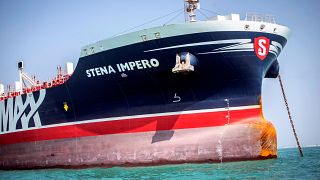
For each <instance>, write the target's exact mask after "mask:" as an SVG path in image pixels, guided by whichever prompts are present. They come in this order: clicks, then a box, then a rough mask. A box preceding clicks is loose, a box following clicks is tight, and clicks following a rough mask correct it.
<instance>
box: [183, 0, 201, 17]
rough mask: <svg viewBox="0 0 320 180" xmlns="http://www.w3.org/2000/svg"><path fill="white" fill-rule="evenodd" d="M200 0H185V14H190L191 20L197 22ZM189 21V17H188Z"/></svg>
mask: <svg viewBox="0 0 320 180" xmlns="http://www.w3.org/2000/svg"><path fill="white" fill-rule="evenodd" d="M199 1H200V0H185V15H186V16H187V15H188V16H189V22H196V21H197V20H196V13H195V11H196V10H197V9H200V2H199ZM186 21H187V19H186Z"/></svg>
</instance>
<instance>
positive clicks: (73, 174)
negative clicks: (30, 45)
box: [0, 147, 320, 180]
mask: <svg viewBox="0 0 320 180" xmlns="http://www.w3.org/2000/svg"><path fill="white" fill-rule="evenodd" d="M302 150H303V153H304V157H303V158H302V157H300V154H299V151H298V149H296V148H289V149H279V151H278V158H277V159H270V160H260V161H242V162H228V163H227V162H226V163H225V162H222V163H215V164H179V165H162V166H148V167H114V168H88V169H43V170H16V171H0V180H10V179H15V180H16V179H32V180H38V179H41V180H42V179H62V180H64V179H183V180H186V179H305V180H309V179H320V147H308V148H303V149H302Z"/></svg>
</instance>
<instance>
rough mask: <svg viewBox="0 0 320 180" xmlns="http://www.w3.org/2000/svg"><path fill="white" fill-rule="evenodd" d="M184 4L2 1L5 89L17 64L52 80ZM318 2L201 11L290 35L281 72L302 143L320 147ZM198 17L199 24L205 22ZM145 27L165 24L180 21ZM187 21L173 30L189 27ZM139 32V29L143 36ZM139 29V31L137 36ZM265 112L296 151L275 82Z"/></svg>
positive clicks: (211, 4) (266, 92)
mask: <svg viewBox="0 0 320 180" xmlns="http://www.w3.org/2000/svg"><path fill="white" fill-rule="evenodd" d="M182 2H183V0H161V1H154V0H153V1H150V0H137V1H129V0H126V1H125V0H118V1H113V2H111V1H110V0H54V1H53V0H23V1H22V0H0V83H2V84H6V85H7V84H12V85H14V81H16V80H18V71H17V62H18V61H19V60H23V61H24V62H25V70H26V71H27V72H28V74H29V75H33V74H35V75H37V77H38V79H40V80H48V79H49V78H52V77H53V76H54V75H55V74H56V66H57V65H64V64H65V62H67V61H71V62H74V63H77V60H78V58H79V55H80V49H81V47H82V46H84V45H86V44H90V43H93V42H96V41H99V40H101V39H105V38H108V37H111V36H113V35H115V34H117V33H119V32H122V31H124V30H126V29H130V28H131V27H135V26H137V25H140V24H143V23H145V22H148V21H150V20H152V19H155V18H157V17H160V16H162V15H165V14H168V13H170V12H173V11H175V10H178V9H180V8H181V9H182V8H183V3H182ZM319 7H320V1H318V0H310V1H303V0H294V1H293V0H280V1H279V0H268V1H258V0H241V1H235V0H233V1H232V0H223V1H222V0H219V1H218V0H202V1H201V12H202V13H203V14H205V15H206V16H213V15H214V14H210V13H209V12H208V11H207V10H211V11H213V12H217V13H219V14H229V13H239V14H241V16H242V18H244V17H245V14H246V12H259V13H264V14H271V15H274V16H275V17H276V22H277V23H278V24H282V25H286V26H288V27H289V28H290V29H291V30H292V35H291V37H290V39H289V40H288V44H287V46H286V47H285V49H284V50H283V52H282V53H281V54H280V57H279V62H280V69H281V70H280V71H281V74H282V79H283V81H284V85H285V88H286V91H287V98H288V101H289V105H290V108H291V111H292V116H293V120H294V122H295V126H296V130H297V133H298V135H299V138H300V141H301V144H302V145H304V146H306V145H313V144H320V138H319V135H320V133H319V131H320V130H319V128H320V105H319V103H320V95H319V93H320V80H319V78H320V73H319V72H317V71H319V70H318V69H319V68H320V59H319V57H320V49H319V41H320V35H319V34H320V28H319V27H320V26H319V19H320V11H319ZM203 14H201V13H198V17H199V19H204V18H205V16H204V15H203ZM174 16H175V14H173V15H171V16H170V17H168V18H166V19H165V20H160V21H156V22H155V23H151V24H148V25H146V26H143V27H141V28H148V27H151V26H156V25H162V24H164V23H166V22H167V21H168V20H170V19H171V18H172V17H174ZM183 21H184V17H183V14H182V11H181V14H180V15H179V16H178V17H177V18H176V19H174V20H173V21H171V23H176V22H183ZM141 28H140V29H141ZM137 30H139V29H137ZM262 94H263V110H264V115H265V117H266V118H267V119H268V120H270V121H272V122H273V123H274V125H275V126H276V128H277V132H278V145H279V146H280V147H284V146H295V141H294V137H293V134H292V130H291V127H290V123H289V120H288V117H287V114H286V111H285V106H284V102H283V99H282V96H281V91H280V87H279V83H278V81H277V79H265V80H264V82H263V93H262Z"/></svg>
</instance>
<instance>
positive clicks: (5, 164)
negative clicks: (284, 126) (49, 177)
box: [0, 118, 277, 169]
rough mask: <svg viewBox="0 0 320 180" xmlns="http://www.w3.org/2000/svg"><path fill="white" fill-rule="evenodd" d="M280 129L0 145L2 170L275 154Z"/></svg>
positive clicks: (253, 126) (233, 127) (262, 123)
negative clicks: (276, 131) (277, 130)
mask: <svg viewBox="0 0 320 180" xmlns="http://www.w3.org/2000/svg"><path fill="white" fill-rule="evenodd" d="M276 156H277V142H276V133H275V129H274V127H273V126H272V124H271V123H269V122H267V121H266V120H264V119H263V118H259V119H256V120H254V121H251V122H250V123H246V124H230V125H225V126H215V127H202V128H191V129H176V130H163V131H151V132H138V133H127V134H108V135H99V136H87V137H78V138H66V139H58V140H47V141H38V142H26V143H18V144H7V145H1V146H0V169H30V168H50V167H72V168H77V167H87V166H126V165H132V166H135V165H159V164H170V163H186V162H221V161H223V162H225V161H238V160H254V159H265V158H274V157H276Z"/></svg>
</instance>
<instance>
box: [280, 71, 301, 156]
mask: <svg viewBox="0 0 320 180" xmlns="http://www.w3.org/2000/svg"><path fill="white" fill-rule="evenodd" d="M278 79H279V83H280V87H281V91H282V96H283V100H284V103H285V105H286V108H287V112H288V116H289V120H290V123H291V127H292V130H293V134H294V137H295V139H296V142H297V146H298V148H299V152H300V156H301V157H303V153H302V149H301V146H300V143H299V139H298V135H297V133H296V129H295V128H294V124H293V121H292V117H291V113H290V110H289V105H288V101H287V97H286V94H285V91H284V87H283V84H282V80H281V76H280V74H279V75H278Z"/></svg>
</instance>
